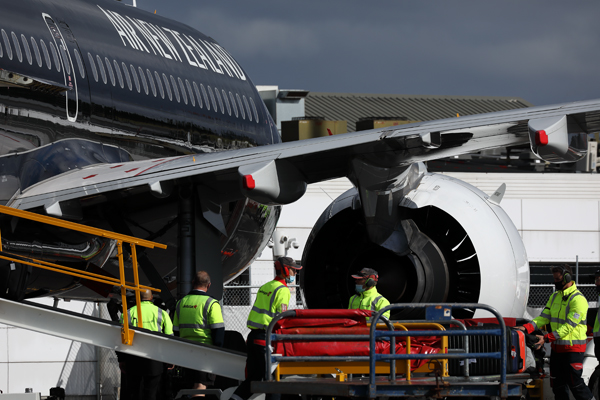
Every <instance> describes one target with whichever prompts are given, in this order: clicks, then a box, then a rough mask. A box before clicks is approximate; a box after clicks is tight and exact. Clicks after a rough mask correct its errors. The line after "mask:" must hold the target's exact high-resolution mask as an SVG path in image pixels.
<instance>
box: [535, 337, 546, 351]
mask: <svg viewBox="0 0 600 400" xmlns="http://www.w3.org/2000/svg"><path fill="white" fill-rule="evenodd" d="M535 336H536V337H537V338H538V341H537V343H536V344H535V345H534V347H535V349H536V350H538V349H540V348H541V347H542V346H543V345H544V337H543V336H542V335H535Z"/></svg>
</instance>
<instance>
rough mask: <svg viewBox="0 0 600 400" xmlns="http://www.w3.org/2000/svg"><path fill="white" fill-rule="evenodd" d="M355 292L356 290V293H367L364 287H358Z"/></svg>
mask: <svg viewBox="0 0 600 400" xmlns="http://www.w3.org/2000/svg"><path fill="white" fill-rule="evenodd" d="M354 290H356V293H362V292H364V291H365V288H364V287H363V285H356V286H355V289H354Z"/></svg>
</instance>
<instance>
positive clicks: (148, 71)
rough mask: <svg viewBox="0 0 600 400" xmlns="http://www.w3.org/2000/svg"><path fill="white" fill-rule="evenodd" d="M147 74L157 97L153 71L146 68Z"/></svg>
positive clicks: (153, 92)
mask: <svg viewBox="0 0 600 400" xmlns="http://www.w3.org/2000/svg"><path fill="white" fill-rule="evenodd" d="M146 74H147V75H148V81H149V82H150V87H151V88H152V94H153V95H154V97H156V86H154V79H152V72H150V70H149V69H146Z"/></svg>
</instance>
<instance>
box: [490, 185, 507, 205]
mask: <svg viewBox="0 0 600 400" xmlns="http://www.w3.org/2000/svg"><path fill="white" fill-rule="evenodd" d="M504 193H506V183H503V184H502V185H500V187H499V188H498V189H496V191H495V192H494V194H493V195H491V196H490V197H489V198H488V201H489V202H491V203H494V204H500V202H501V201H502V198H503V197H504Z"/></svg>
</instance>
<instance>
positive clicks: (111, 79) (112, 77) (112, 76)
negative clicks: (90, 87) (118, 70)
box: [104, 57, 117, 86]
mask: <svg viewBox="0 0 600 400" xmlns="http://www.w3.org/2000/svg"><path fill="white" fill-rule="evenodd" d="M104 63H105V64H106V70H107V71H108V76H110V83H112V85H113V86H116V84H117V82H116V81H115V74H114V72H113V70H112V66H111V65H110V60H109V59H108V57H104Z"/></svg>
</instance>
